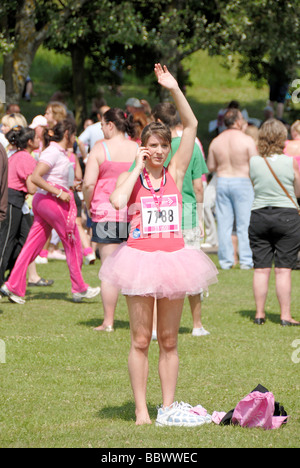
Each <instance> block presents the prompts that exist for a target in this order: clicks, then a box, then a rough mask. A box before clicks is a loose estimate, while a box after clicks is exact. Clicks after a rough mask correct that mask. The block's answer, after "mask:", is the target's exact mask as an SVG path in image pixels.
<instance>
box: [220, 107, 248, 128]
mask: <svg viewBox="0 0 300 468" xmlns="http://www.w3.org/2000/svg"><path fill="white" fill-rule="evenodd" d="M241 118H243V116H242V114H241V111H240V110H239V109H237V108H230V109H228V111H227V112H226V113H225V115H224V125H225V126H226V127H227V128H231V127H232V126H233V125H234V124H235V122H236V121H237V120H240V119H241Z"/></svg>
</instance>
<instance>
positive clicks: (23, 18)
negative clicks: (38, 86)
mask: <svg viewBox="0 0 300 468" xmlns="http://www.w3.org/2000/svg"><path fill="white" fill-rule="evenodd" d="M47 30H48V26H47V25H45V26H44V28H43V29H41V30H40V31H38V32H37V31H36V28H35V2H34V0H26V1H25V2H24V3H23V6H22V8H21V9H20V11H19V14H18V15H17V19H16V26H15V37H16V44H15V47H14V50H13V51H12V52H10V53H9V54H6V55H4V61H3V79H4V81H5V84H6V102H7V104H10V103H16V104H18V103H19V102H20V99H21V97H22V93H23V89H24V85H25V81H26V78H27V75H28V74H29V71H30V67H31V64H32V62H33V59H34V56H35V54H36V51H37V49H38V48H39V46H40V45H41V44H42V42H43V40H44V39H45V37H46V34H47Z"/></svg>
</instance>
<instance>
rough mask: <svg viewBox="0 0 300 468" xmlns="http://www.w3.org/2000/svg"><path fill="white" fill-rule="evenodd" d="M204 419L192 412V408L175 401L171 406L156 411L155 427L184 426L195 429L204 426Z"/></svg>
mask: <svg viewBox="0 0 300 468" xmlns="http://www.w3.org/2000/svg"><path fill="white" fill-rule="evenodd" d="M206 422H208V421H206V418H205V417H204V416H199V415H198V414H196V413H194V412H193V411H192V406H191V405H189V404H187V403H183V402H181V403H178V402H177V401H175V403H173V404H172V405H171V406H168V407H166V408H163V407H160V408H159V409H158V413H157V418H156V422H155V424H156V426H185V427H195V426H202V425H203V424H205V423H206Z"/></svg>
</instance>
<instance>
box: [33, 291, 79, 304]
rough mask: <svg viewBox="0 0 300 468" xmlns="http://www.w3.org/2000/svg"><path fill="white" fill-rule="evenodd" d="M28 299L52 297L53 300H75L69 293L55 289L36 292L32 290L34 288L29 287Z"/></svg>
mask: <svg viewBox="0 0 300 468" xmlns="http://www.w3.org/2000/svg"><path fill="white" fill-rule="evenodd" d="M28 294H29V297H28V300H29V301H32V300H36V299H37V300H39V299H40V300H44V299H50V300H51V301H67V302H73V301H72V297H71V296H70V295H69V294H68V293H59V292H55V291H53V292H52V291H49V289H47V291H45V290H43V291H38V292H36V293H34V292H32V289H30V288H28Z"/></svg>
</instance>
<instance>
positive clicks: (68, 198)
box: [58, 191, 71, 203]
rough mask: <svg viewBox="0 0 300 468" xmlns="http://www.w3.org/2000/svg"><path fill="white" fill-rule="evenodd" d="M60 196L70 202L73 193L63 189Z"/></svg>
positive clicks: (64, 200) (62, 199)
mask: <svg viewBox="0 0 300 468" xmlns="http://www.w3.org/2000/svg"><path fill="white" fill-rule="evenodd" d="M58 198H59V199H60V200H61V201H63V202H66V203H69V202H70V200H71V195H70V194H69V193H68V192H64V191H62V193H61V194H60V196H59V197H58Z"/></svg>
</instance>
